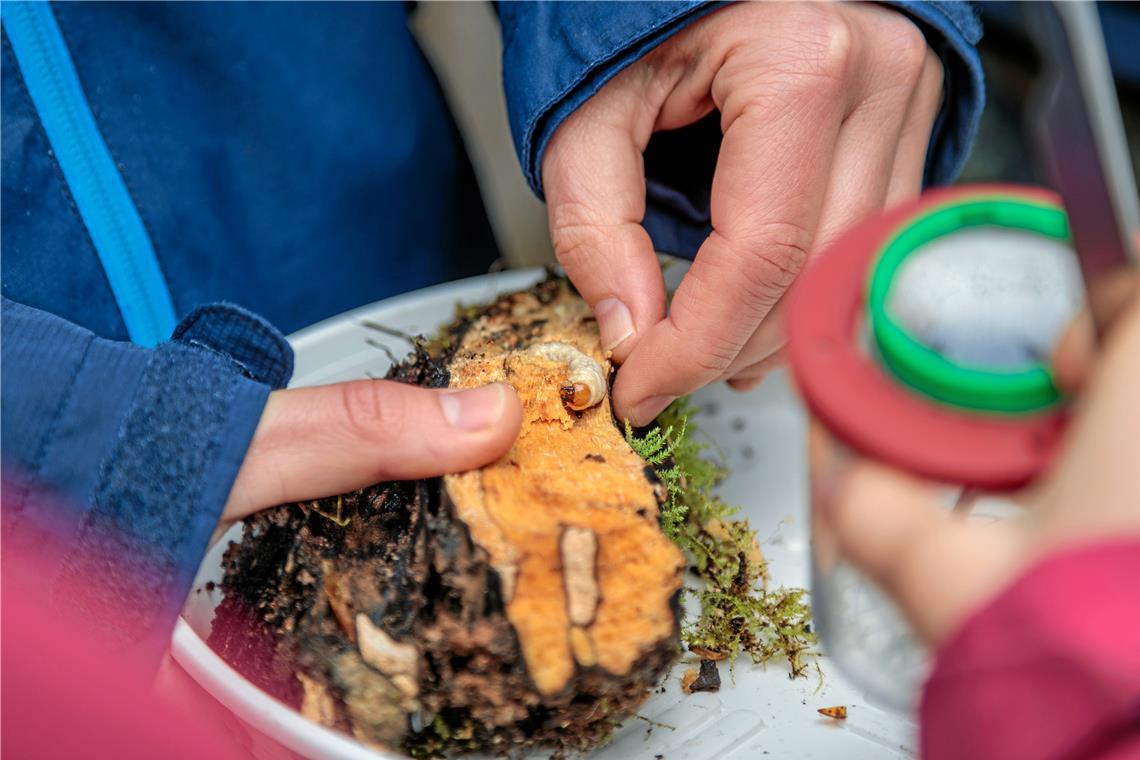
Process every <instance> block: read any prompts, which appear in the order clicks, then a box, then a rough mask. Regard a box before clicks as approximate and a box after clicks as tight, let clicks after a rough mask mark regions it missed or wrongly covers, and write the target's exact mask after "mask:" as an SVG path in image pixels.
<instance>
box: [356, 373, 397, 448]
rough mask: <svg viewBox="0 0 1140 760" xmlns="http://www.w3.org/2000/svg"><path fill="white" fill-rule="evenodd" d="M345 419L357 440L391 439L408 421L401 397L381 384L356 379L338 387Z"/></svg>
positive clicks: (379, 382)
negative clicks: (392, 434) (394, 432)
mask: <svg viewBox="0 0 1140 760" xmlns="http://www.w3.org/2000/svg"><path fill="white" fill-rule="evenodd" d="M340 389H341V404H342V405H343V407H344V420H345V424H346V425H347V427H348V430H349V432H350V434H352V435H353V436H354V437H357V438H365V439H376V438H378V437H381V436H383V437H384V438H391V433H392V432H393V431H398V430H401V429H403V425H404V422H405V420H406V418H407V414H406V411H407V410H406V408H405V404H404V401H403V394H400V393H393V392H391V390H390V389H389V388H388V387H387V384H386V383H384V382H383V381H376V380H358V381H355V382H351V383H344V384H342V385H341V386H340Z"/></svg>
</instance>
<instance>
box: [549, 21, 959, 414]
mask: <svg viewBox="0 0 1140 760" xmlns="http://www.w3.org/2000/svg"><path fill="white" fill-rule="evenodd" d="M942 77H943V73H942V65H941V62H940V61H939V60H938V58H937V56H935V54H934V53H933V52H932V51H931V50H930V49H929V48H928V47H927V45H926V41H925V39H924V37H923V35H922V33H921V32H920V31H919V29H918V28H917V27H916V26H915V25H914V24H913V23H911V22H910V21H909V20H908V19H907V18H906V17H905V16H903V15H901V14H900V13H898V12H897V11H893V10H890V9H887V8H883V7H880V6H876V5H872V4H864V3H803V4H799V3H796V4H792V3H740V4H737V5H732V6H729V7H726V8H724V9H721V10H718V11H715V12H714V13H712V14H710V15H709V16H707V17H705V18H703V19H701V20H699V21H697V22H696V23H694V24H693V25H692V26H690V27H688V28H686V29H685V30H683V31H682V32H680V33H678V34H677V35H676V36H674V37H672V38H670V39H669V40H668V41H666V42H665V43H663V44H661V45H660V46H658V47H657V48H656V49H654V50H653V51H652V52H651V53H649V54H648V55H646V56H645V57H644V58H643V59H642V60H640V61H638V62H637V63H635V64H633V65H631V66H630V67H628V68H627V69H625V70H624V71H623V72H622V73H621V74H620V75H618V76H617V77H615V78H614V79H613V80H611V81H610V82H608V83H607V84H606V85H605V86H604V87H603V88H602V89H601V90H600V91H599V92H598V93H597V94H596V95H595V96H594V97H593V98H591V99H590V100H589V101H587V102H586V103H585V104H583V106H582V107H581V108H579V109H578V111H577V112H575V113H574V114H573V115H572V116H570V117H569V118H568V119H566V121H565V122H564V123H563V124H562V125H560V126H559V128H558V130H557V131H556V132H555V134H554V136H553V138H552V139H551V142H550V145H549V146H548V148H547V150H546V153H545V156H544V159H543V166H542V177H543V187H544V191H545V193H546V199H547V205H548V209H549V215H550V227H551V233H552V236H553V240H554V248H555V252H556V253H557V255H558V259H559V261H560V262H561V263H562V265H563V266H564V267H565V269H566V273H567V275H568V276H569V277H570V279H571V280H572V281H573V282H574V284H575V286H577V288H578V290H579V291H580V292H581V293H582V295H583V297H584V298H585V299H586V301H587V302H588V303H589V304H590V305H591V306H592V307H593V308H594V311H595V313H596V315H597V318H598V324H599V327H600V329H601V332H602V336H603V339H604V342H605V344H606V347H607V348H609V349H611V350H612V351H613V354H614V358H615V359H616V360H617V361H619V362H624V364H623V366H622V368H621V371H620V372H619V373H618V376H617V381H616V384H615V386H614V402H615V405H616V407H617V410H618V413H619V415H621V416H623V417H626V418H628V419H629V420H630V421H632V422H633V423H635V424H645V423H648V422H650V421H651V420H652V419H653V418H654V417H655V416H656V415H657V413H658V412H660V411H661V410H662V409H663V408H664V407H665V406H666V405H667V404H668V402H669V401H670V400H671V399H673V398H674V397H676V396H679V395H682V394H685V393H689V392H691V391H693V390H696V389H697V388H699V387H701V386H702V385H705V384H707V383H710V382H713V381H714V380H719V379H724V380H728V381H729V382H730V384H731V385H733V387H736V388H738V389H742V390H743V389H747V388H750V387H752V386H753V385H755V384H756V383H758V382H759V381H760V379H761V378H762V377H763V376H764V374H765V373H766V372H767V371H769V370H770V369H771V368H772V367H773V364H774V363H775V362H776V361H778V360H779V358H780V357H779V351H780V349H781V347H782V345H783V341H784V338H783V331H782V328H781V325H780V321H781V319H780V315H781V312H782V309H783V306H782V301H781V297H782V296H783V294H784V291H785V290H786V289H787V288H788V286H789V285H790V284H791V283H792V281H793V279H794V278H795V276H796V274H797V273H798V272H799V271H800V269H801V268H802V267H803V266H804V263H805V261H806V260H807V259H808V258H809V257H810V255H811V253H812V252H813V251H816V250H818V249H819V248H821V247H822V246H824V245H825V244H826V243H827V242H829V241H831V240H833V239H834V238H836V237H837V236H838V235H840V234H841V233H842V232H843V231H844V230H845V229H846V228H847V227H849V226H850V225H852V224H854V223H855V222H858V221H859V220H861V219H863V218H864V217H866V216H868V215H870V214H873V213H875V212H877V211H879V210H880V209H882V208H883V207H885V206H889V205H892V204H895V203H898V202H900V201H902V200H905V199H908V198H911V197H913V196H915V195H916V194H917V193H918V192H919V190H920V187H921V182H922V174H923V165H924V161H925V157H926V149H927V143H928V142H929V139H930V132H931V127H932V125H933V122H934V118H935V116H936V115H937V112H938V108H939V106H940V104H941V94H942ZM713 109H719V111H720V115H721V119H720V121H721V129H722V131H723V133H724V139H723V142H722V145H721V148H720V155H719V158H718V160H717V167H716V173H715V176H714V179H713V183H712V201H711V213H712V226H713V232H712V234H711V235H710V236H709V237H708V239H707V240H706V241H705V242H704V243H703V244H702V245H701V247H700V250H699V251H698V253H697V257H696V260H695V261H694V263H693V266H692V268H691V269H690V270H689V272H688V273H687V274H686V276H685V278H684V281H683V282H682V283H681V285H680V287H679V288H678V290H677V292H676V294H675V295H674V298H673V301H672V306H671V308H670V310H669V313H668V315H666V306H665V291H664V284H663V281H662V276H661V271H660V267H659V264H658V261H657V258H656V256H655V254H654V250H653V245H652V243H651V242H650V239H649V236H648V235H647V233H646V232H645V229H644V228H643V227H642V226H641V220H642V218H643V217H644V214H645V174H644V166H643V162H642V152H643V151H644V150H645V147H646V145H647V144H648V142H649V138H650V136H651V135H652V134H653V133H654V132H656V131H659V130H668V129H676V128H679V127H682V126H685V125H687V124H691V123H693V122H695V121H697V120H698V119H700V118H702V117H704V116H706V115H707V114H709V113H710V112H711V111H712V110H713Z"/></svg>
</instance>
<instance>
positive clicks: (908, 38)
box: [812, 8, 930, 251]
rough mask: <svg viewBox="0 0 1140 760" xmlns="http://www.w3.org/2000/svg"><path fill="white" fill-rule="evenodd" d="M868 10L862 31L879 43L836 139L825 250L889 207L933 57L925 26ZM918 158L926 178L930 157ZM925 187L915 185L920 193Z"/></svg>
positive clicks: (822, 226) (869, 54)
mask: <svg viewBox="0 0 1140 760" xmlns="http://www.w3.org/2000/svg"><path fill="white" fill-rule="evenodd" d="M867 11H868V12H867V14H865V15H863V16H861V21H862V25H861V27H860V28H859V32H858V33H859V34H861V35H863V36H864V37H865V38H866V39H869V40H874V41H875V43H874V44H872V45H869V46H867V50H866V51H865V54H864V59H865V63H864V65H865V67H866V68H867V70H868V72H870V73H869V74H868V82H867V84H866V86H865V90H864V93H863V95H862V97H860V98H859V99H858V100H857V101H856V103H855V105H854V108H853V110H852V111H851V113H850V114H849V115H848V116H847V118H846V119H845V120H844V122H843V127H842V129H841V130H840V132H839V136H838V139H837V141H836V148H835V162H834V164H833V166H832V172H831V177H830V180H829V182H828V186H827V197H826V198H825V200H824V204H823V210H822V212H821V214H820V222H819V229H818V231H817V233H816V237H815V241H814V244H813V246H812V248H813V251H820V250H823V249H824V248H826V247H827V246H828V245H830V244H831V243H833V242H834V241H835V240H837V239H838V238H839V237H840V236H842V235H843V234H844V233H845V232H847V231H848V230H849V229H850V228H851V227H853V226H855V225H856V224H858V223H859V222H862V221H863V220H865V219H867V218H868V217H870V216H872V215H874V214H876V213H878V212H879V211H881V210H882V209H883V206H884V205H885V203H886V201H887V193H888V190H889V187H890V184H891V180H892V176H893V173H894V169H895V163H896V160H897V158H898V155H899V152H900V150H901V149H902V147H903V146H902V144H901V139H902V136H903V130H904V128H905V127H906V126H907V120H908V116H909V115H910V114H911V112H912V110H913V107H914V106H915V100H916V89H917V88H918V87H919V84H920V80H921V78H922V75H923V72H924V68H925V63H926V61H927V58H928V56H929V55H930V50H929V47H928V46H927V44H926V38H925V37H924V36H923V34H922V32H921V30H919V29H918V27H916V26H915V25H914V24H913V23H912V22H911V21H910V20H909V19H907V18H906V17H905V16H903V15H901V14H899V13H897V12H894V11H892V10H890V9H886V8H868V9H867ZM912 131H913V130H912ZM917 160H918V164H919V175H918V176H919V178H920V180H921V168H922V164H923V162H924V160H925V155H924V156H922V157H920V158H918V159H917ZM919 186H920V185H919V184H917V183H916V184H915V185H914V186H913V192H914V193H915V194H917V192H918V189H919Z"/></svg>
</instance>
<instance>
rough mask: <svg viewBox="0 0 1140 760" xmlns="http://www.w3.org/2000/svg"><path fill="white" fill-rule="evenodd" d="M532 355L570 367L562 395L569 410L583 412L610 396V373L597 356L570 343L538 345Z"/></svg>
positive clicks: (530, 350) (533, 347) (534, 347)
mask: <svg viewBox="0 0 1140 760" xmlns="http://www.w3.org/2000/svg"><path fill="white" fill-rule="evenodd" d="M529 353H532V354H534V355H535V356H540V357H542V358H543V359H549V360H550V361H554V362H561V363H564V364H565V365H566V382H565V383H563V385H562V388H561V389H560V393H561V396H562V403H563V404H565V405H566V407H567V408H568V409H571V410H572V411H575V412H580V411H582V410H583V409H589V408H590V407H591V406H594V405H595V404H598V403H600V402H601V400H602V399H604V398H605V397H606V373H605V371H604V370H603V369H602V365H600V364H598V362H596V361H595V360H594V358H593V357H591V356H587V355H586V354H584V353H582V352H581V351H579V350H578V349H577V348H575V347H574V346H571V345H569V344H568V343H557V342H551V343H537V344H535V345H533V346H531V347H530V349H529Z"/></svg>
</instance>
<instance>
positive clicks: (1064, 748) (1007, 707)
mask: <svg viewBox="0 0 1140 760" xmlns="http://www.w3.org/2000/svg"><path fill="white" fill-rule="evenodd" d="M921 721H922V747H923V757H925V758H927V760H942V759H943V758H969V760H991V758H993V759H994V760H997V759H998V758H1000V759H1001V760H1007V759H1009V758H1033V759H1034V760H1036V759H1037V758H1041V759H1042V760H1044V759H1046V758H1058V759H1060V758H1067V759H1068V758H1072V759H1076V758H1097V759H1098V760H1104V759H1106V758H1113V759H1114V760H1115V759H1116V758H1133V759H1135V758H1140V541H1137V540H1129V541H1124V540H1120V541H1113V542H1106V543H1101V544H1096V545H1093V546H1087V547H1082V548H1079V549H1073V550H1069V551H1065V552H1062V553H1059V554H1056V555H1054V556H1052V557H1050V558H1048V559H1046V560H1045V561H1044V562H1042V563H1041V564H1039V565H1037V566H1036V567H1034V568H1033V569H1032V570H1030V571H1029V572H1028V573H1026V574H1025V575H1024V576H1022V577H1021V578H1020V579H1019V580H1018V581H1017V582H1016V583H1014V584H1013V585H1012V586H1011V587H1010V588H1008V589H1007V590H1006V591H1005V592H1004V593H1002V594H1001V595H1000V596H999V597H998V598H997V599H995V600H994V601H992V602H991V603H990V604H989V605H988V606H986V607H985V608H983V609H982V610H981V611H980V612H978V613H977V614H976V615H974V616H973V617H972V618H971V619H970V620H969V621H967V623H966V624H965V625H964V626H963V627H962V628H961V629H960V630H959V631H958V632H957V633H956V634H955V635H954V636H953V637H952V638H951V639H949V640H948V641H947V642H946V644H945V645H944V646H943V647H942V649H941V651H939V653H938V656H937V659H936V661H935V665H934V669H933V671H932V673H931V676H930V679H929V680H928V681H927V684H926V689H925V692H924V694H923V700H922V707H921Z"/></svg>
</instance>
